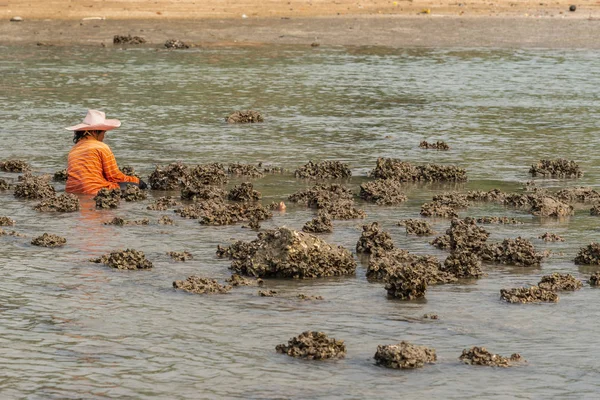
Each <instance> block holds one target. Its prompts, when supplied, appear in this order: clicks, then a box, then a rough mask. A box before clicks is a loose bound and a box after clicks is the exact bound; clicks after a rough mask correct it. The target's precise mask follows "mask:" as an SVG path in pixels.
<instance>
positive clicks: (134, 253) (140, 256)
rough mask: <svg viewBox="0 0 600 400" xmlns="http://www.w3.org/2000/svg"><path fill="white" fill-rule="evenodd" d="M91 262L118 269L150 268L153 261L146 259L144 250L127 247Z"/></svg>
mask: <svg viewBox="0 0 600 400" xmlns="http://www.w3.org/2000/svg"><path fill="white" fill-rule="evenodd" d="M90 261H91V262H94V263H102V264H104V265H107V266H109V267H111V268H117V269H131V270H135V269H150V268H152V262H150V260H147V259H146V255H145V254H144V253H143V252H142V251H138V250H134V249H126V250H124V251H113V252H111V253H108V254H105V255H103V256H102V257H100V258H95V259H91V260H90Z"/></svg>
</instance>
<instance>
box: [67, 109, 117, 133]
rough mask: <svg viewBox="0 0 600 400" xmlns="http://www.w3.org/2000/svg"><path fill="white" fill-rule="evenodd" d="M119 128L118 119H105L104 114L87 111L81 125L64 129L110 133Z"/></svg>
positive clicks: (96, 111)
mask: <svg viewBox="0 0 600 400" xmlns="http://www.w3.org/2000/svg"><path fill="white" fill-rule="evenodd" d="M120 126H121V121H119V120H118V119H106V114H104V113H103V112H102V111H98V110H88V112H87V115H86V116H85V118H84V119H83V123H81V124H77V125H74V126H69V127H66V128H65V129H67V130H69V131H110V130H111V129H115V128H118V127H120Z"/></svg>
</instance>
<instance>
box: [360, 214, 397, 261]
mask: <svg viewBox="0 0 600 400" xmlns="http://www.w3.org/2000/svg"><path fill="white" fill-rule="evenodd" d="M393 248H394V241H393V240H392V237H391V236H390V234H389V233H388V232H385V231H382V230H381V229H379V223H377V222H372V223H370V224H368V225H363V231H362V234H361V236H360V238H359V239H358V242H357V243H356V252H357V253H368V254H370V253H373V252H375V251H377V250H383V251H387V250H392V249H393Z"/></svg>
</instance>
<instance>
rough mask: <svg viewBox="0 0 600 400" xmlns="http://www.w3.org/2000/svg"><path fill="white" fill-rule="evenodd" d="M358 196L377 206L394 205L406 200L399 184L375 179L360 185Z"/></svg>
mask: <svg viewBox="0 0 600 400" xmlns="http://www.w3.org/2000/svg"><path fill="white" fill-rule="evenodd" d="M359 196H360V197H361V198H362V199H364V200H366V201H368V202H371V203H375V204H379V205H395V204H400V203H402V202H405V201H406V200H407V198H406V196H405V195H404V193H402V187H401V185H400V182H398V181H396V180H393V179H376V180H374V181H370V182H366V183H363V184H362V185H360V194H359Z"/></svg>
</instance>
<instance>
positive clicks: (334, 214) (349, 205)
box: [324, 200, 367, 219]
mask: <svg viewBox="0 0 600 400" xmlns="http://www.w3.org/2000/svg"><path fill="white" fill-rule="evenodd" d="M324 210H325V211H326V212H327V213H328V214H329V216H330V217H331V218H332V219H362V218H365V217H366V216H367V214H366V213H365V212H364V211H363V210H361V209H360V208H356V207H354V201H353V200H340V201H336V202H334V203H331V204H329V205H327V206H326V207H324Z"/></svg>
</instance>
